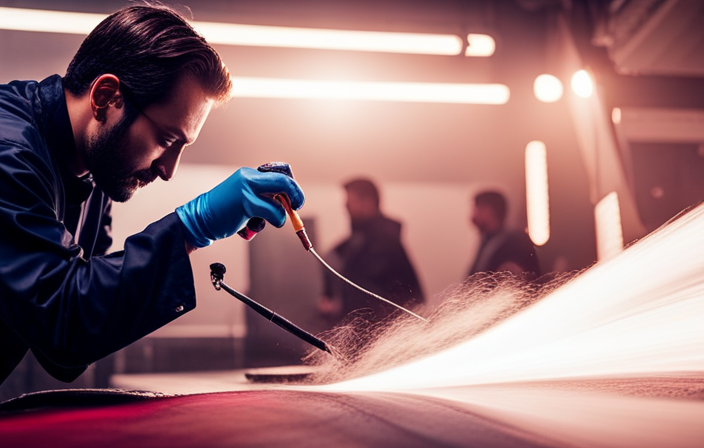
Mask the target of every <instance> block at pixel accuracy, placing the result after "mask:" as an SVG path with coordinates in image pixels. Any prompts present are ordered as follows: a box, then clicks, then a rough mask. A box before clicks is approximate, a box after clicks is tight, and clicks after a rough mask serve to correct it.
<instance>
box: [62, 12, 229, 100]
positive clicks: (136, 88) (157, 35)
mask: <svg viewBox="0 0 704 448" xmlns="http://www.w3.org/2000/svg"><path fill="white" fill-rule="evenodd" d="M106 73H110V74H113V75H115V76H117V77H118V79H119V80H120V83H121V86H120V87H121V88H122V89H124V90H125V91H126V92H129V98H130V99H131V100H132V101H134V102H136V103H137V104H136V106H137V107H138V108H140V109H143V108H145V107H147V106H149V105H150V104H152V103H158V102H161V101H162V100H164V99H166V98H167V97H168V95H169V94H170V93H171V91H172V90H173V88H174V85H175V84H176V83H177V81H179V79H180V78H181V76H183V75H185V74H190V75H193V76H194V77H195V79H197V80H198V82H199V84H200V85H201V87H202V88H203V90H204V91H205V93H206V95H208V96H209V97H210V98H212V99H214V100H215V101H216V102H218V103H221V102H224V101H226V100H228V99H229V98H230V96H231V94H232V93H231V92H232V81H231V80H230V74H229V72H228V70H227V68H226V67H225V65H224V64H223V63H222V60H221V59H220V56H219V55H218V53H217V52H216V51H215V49H214V48H213V47H212V46H210V44H208V43H207V42H206V41H205V39H204V38H203V36H201V35H200V34H198V33H197V32H196V31H195V30H194V29H193V27H191V25H190V24H189V23H188V21H187V20H186V18H185V17H183V16H182V15H181V14H180V13H178V12H176V11H175V10H173V9H171V8H169V7H167V6H164V5H161V4H158V3H153V2H152V3H145V4H142V5H133V6H128V7H125V8H123V9H120V10H119V11H117V12H115V13H113V14H111V15H109V16H108V17H107V18H106V19H105V20H103V21H102V22H100V24H98V26H97V27H95V29H94V30H93V31H91V33H90V34H89V35H88V37H86V39H85V40H84V41H83V43H82V44H81V47H80V48H79V49H78V51H77V52H76V55H75V56H74V57H73V60H72V61H71V63H70V64H69V66H68V69H67V70H66V76H64V78H63V83H64V87H65V88H66V89H67V90H68V91H69V92H71V93H72V94H74V95H83V94H84V93H85V92H87V91H88V89H89V88H90V86H91V84H92V83H93V81H94V80H95V79H96V78H97V77H98V76H100V75H102V74H106Z"/></svg>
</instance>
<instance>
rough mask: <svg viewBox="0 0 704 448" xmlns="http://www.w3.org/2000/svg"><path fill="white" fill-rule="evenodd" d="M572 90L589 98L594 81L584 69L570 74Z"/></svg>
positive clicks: (592, 90)
mask: <svg viewBox="0 0 704 448" xmlns="http://www.w3.org/2000/svg"><path fill="white" fill-rule="evenodd" d="M572 91H573V92H574V93H575V94H576V95H577V96H580V97H582V98H589V97H590V96H592V93H593V92H594V81H592V77H591V76H590V75H589V73H587V71H586V70H579V71H577V72H575V74H574V75H572Z"/></svg>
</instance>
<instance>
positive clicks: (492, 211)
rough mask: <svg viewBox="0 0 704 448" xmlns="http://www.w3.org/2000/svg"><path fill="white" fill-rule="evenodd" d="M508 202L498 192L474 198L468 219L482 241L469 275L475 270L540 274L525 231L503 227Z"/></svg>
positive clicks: (532, 247)
mask: <svg viewBox="0 0 704 448" xmlns="http://www.w3.org/2000/svg"><path fill="white" fill-rule="evenodd" d="M506 212H507V205H506V199H505V198H504V196H503V195H502V194H501V193H498V192H495V191H485V192H482V193H479V194H477V195H476V196H475V197H474V207H473V209H472V215H471V222H472V224H474V226H476V227H477V229H479V233H480V234H481V244H480V246H479V250H478V251H477V256H476V258H475V259H474V263H473V264H472V267H471V268H470V270H469V273H468V275H473V274H476V273H477V272H506V271H508V272H511V273H513V274H523V273H526V275H528V276H529V277H530V278H537V277H538V276H540V274H541V272H540V265H539V263H538V257H537V256H536V253H535V246H533V242H532V241H531V240H530V238H529V237H528V235H527V234H526V233H525V232H522V231H517V230H508V229H506V226H505V220H506Z"/></svg>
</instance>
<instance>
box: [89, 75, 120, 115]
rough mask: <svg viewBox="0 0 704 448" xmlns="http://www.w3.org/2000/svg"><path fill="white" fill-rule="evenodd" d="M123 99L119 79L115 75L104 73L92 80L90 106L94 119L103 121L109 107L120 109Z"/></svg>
mask: <svg viewBox="0 0 704 448" xmlns="http://www.w3.org/2000/svg"><path fill="white" fill-rule="evenodd" d="M123 101H124V99H123V97H122V94H121V93H120V80H119V79H118V78H117V76H115V75H111V74H104V75H100V76H99V77H98V78H97V79H96V80H95V81H93V85H92V86H91V88H90V107H91V109H92V111H93V117H94V118H95V119H96V120H98V121H99V122H101V123H105V121H106V120H107V113H108V109H109V107H110V106H115V107H116V108H117V109H120V108H121V107H122V104H123Z"/></svg>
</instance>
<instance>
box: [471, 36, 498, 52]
mask: <svg viewBox="0 0 704 448" xmlns="http://www.w3.org/2000/svg"><path fill="white" fill-rule="evenodd" d="M495 50H496V42H494V38H493V37H491V36H489V35H488V34H467V49H466V50H464V55H465V56H474V57H489V56H491V55H492V54H494V51H495Z"/></svg>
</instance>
